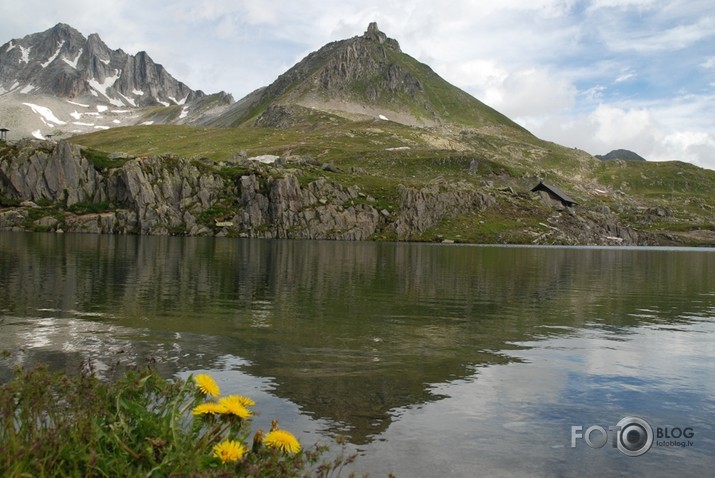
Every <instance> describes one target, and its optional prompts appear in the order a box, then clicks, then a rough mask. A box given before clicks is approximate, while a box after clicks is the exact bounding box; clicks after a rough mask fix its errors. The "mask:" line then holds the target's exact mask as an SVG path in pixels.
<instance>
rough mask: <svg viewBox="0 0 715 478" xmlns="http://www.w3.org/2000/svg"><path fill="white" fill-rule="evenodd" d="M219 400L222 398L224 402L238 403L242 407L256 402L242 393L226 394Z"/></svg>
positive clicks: (250, 405)
mask: <svg viewBox="0 0 715 478" xmlns="http://www.w3.org/2000/svg"><path fill="white" fill-rule="evenodd" d="M221 400H223V401H224V402H234V403H238V404H239V405H241V406H243V407H252V406H254V405H255V404H256V402H254V401H253V400H251V399H250V398H248V397H244V396H243V395H228V396H226V397H224V398H222V399H221Z"/></svg>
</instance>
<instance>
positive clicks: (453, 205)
mask: <svg viewBox="0 0 715 478" xmlns="http://www.w3.org/2000/svg"><path fill="white" fill-rule="evenodd" d="M493 205H494V199H493V198H492V197H490V196H488V195H486V194H483V193H481V192H478V191H476V190H474V188H473V187H471V186H469V185H467V184H457V185H454V186H447V185H446V184H440V183H435V184H431V185H430V186H428V187H426V188H423V189H419V190H418V189H414V188H407V187H404V186H401V187H400V199H399V213H398V215H397V219H396V221H395V222H394V223H393V224H392V225H391V226H392V228H393V229H394V230H395V232H396V233H397V237H398V238H399V239H407V240H409V239H412V238H413V236H414V235H416V234H419V233H421V232H424V231H425V230H427V229H428V228H430V227H432V226H434V225H436V224H437V223H439V221H441V220H442V219H443V218H445V217H452V216H457V215H459V214H465V213H468V212H474V211H480V210H483V209H486V208H488V207H491V206H493Z"/></svg>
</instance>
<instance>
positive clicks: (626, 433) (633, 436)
mask: <svg viewBox="0 0 715 478" xmlns="http://www.w3.org/2000/svg"><path fill="white" fill-rule="evenodd" d="M615 429H616V430H617V431H616V433H617V435H616V446H617V447H618V449H619V450H620V451H621V453H623V454H624V455H628V456H641V455H642V454H644V453H645V452H647V451H648V450H650V447H651V446H653V428H651V426H650V424H649V423H648V422H647V421H645V420H643V419H642V418H638V417H625V418H623V419H621V421H619V422H618V424H617V425H616V428H615Z"/></svg>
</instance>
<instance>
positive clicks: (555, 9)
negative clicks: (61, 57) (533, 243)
mask: <svg viewBox="0 0 715 478" xmlns="http://www.w3.org/2000/svg"><path fill="white" fill-rule="evenodd" d="M0 18H2V22H0V44H1V43H5V42H7V41H9V40H11V39H15V38H22V37H24V36H25V35H28V34H31V33H37V32H42V31H45V30H47V29H49V28H51V27H52V26H54V25H55V24H57V23H60V22H62V23H67V24H69V25H71V26H73V27H74V28H76V29H77V30H79V31H80V32H81V33H82V34H83V35H84V36H85V37H86V36H88V35H89V34H90V33H98V34H99V36H100V37H101V38H102V39H103V40H104V42H105V43H106V44H107V46H109V47H110V48H111V49H120V48H121V49H122V50H124V51H125V52H127V53H130V54H135V53H137V52H139V51H146V52H147V53H148V54H149V56H151V58H152V59H153V60H154V61H155V62H156V63H160V64H162V65H163V66H164V67H165V68H166V69H167V70H168V71H169V73H170V74H171V75H172V76H174V77H175V78H176V79H178V80H179V81H182V82H184V83H186V84H187V85H188V86H189V87H191V88H192V89H200V90H203V91H204V92H206V93H216V92H218V91H226V92H228V93H231V94H232V95H233V97H234V99H236V100H239V99H241V98H242V97H243V96H245V95H246V94H248V93H250V92H251V91H253V90H255V89H256V88H260V87H262V86H267V85H268V84H270V83H271V82H273V80H275V79H276V78H277V77H278V75H280V74H281V73H283V72H285V71H286V70H287V69H288V68H290V67H291V66H293V65H294V64H295V63H297V62H298V61H300V60H301V59H302V58H304V57H305V56H306V55H307V54H308V53H310V52H312V51H315V50H317V49H319V48H320V47H322V46H323V45H325V44H326V43H329V42H331V41H335V40H342V39H345V38H350V37H353V36H356V35H362V34H363V33H364V31H365V30H366V29H367V26H368V24H369V23H370V22H372V21H376V22H377V23H378V25H379V28H380V30H381V31H383V32H384V33H386V34H387V36H389V37H391V38H394V39H396V40H398V41H399V43H400V46H401V48H402V51H403V52H405V53H407V54H409V55H410V56H412V57H414V58H416V59H417V60H419V61H421V62H423V63H426V64H428V65H429V66H430V67H431V68H432V69H433V70H434V71H435V72H437V73H438V74H439V75H440V76H442V77H443V78H444V79H446V80H447V81H449V82H450V83H452V84H453V85H455V86H457V87H459V88H461V89H463V90H465V91H466V92H468V93H470V94H471V95H472V96H474V97H476V98H477V99H479V100H481V101H482V102H484V103H486V104H487V105H489V106H491V107H492V108H495V109H496V110H498V111H500V112H502V113H504V114H506V115H507V116H509V117H510V118H511V119H513V120H515V121H516V122H518V123H519V124H521V125H522V126H524V127H526V128H527V129H528V130H529V131H531V132H532V133H534V134H535V135H536V136H538V137H540V138H542V139H545V140H549V141H554V142H556V143H559V144H562V145H565V146H568V147H575V148H579V149H583V150H585V151H587V152H589V153H591V154H594V155H595V154H606V153H608V152H609V151H611V150H613V149H629V150H631V151H634V152H636V153H638V154H640V155H641V156H643V157H645V158H646V159H648V160H651V161H666V160H680V161H686V162H690V163H693V164H696V165H698V166H701V167H705V168H709V169H714V170H715V1H713V0H583V1H578V0H498V1H496V0H472V1H469V0H445V1H444V2H435V1H434V0H359V1H358V0H335V1H329V0H290V1H287V0H271V1H265V0H190V1H189V0H172V1H171V2H166V1H160V0H142V1H137V0H124V1H122V0H102V1H101V2H98V1H96V0H63V1H62V2H56V1H50V0H44V1H42V0H23V1H22V2H20V1H16V2H11V1H3V2H2V3H0Z"/></svg>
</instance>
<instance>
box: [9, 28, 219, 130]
mask: <svg viewBox="0 0 715 478" xmlns="http://www.w3.org/2000/svg"><path fill="white" fill-rule="evenodd" d="M232 102H233V98H231V97H230V95H227V94H225V93H220V94H217V95H211V96H207V95H206V94H205V93H204V92H203V91H201V90H193V89H191V88H189V87H188V86H187V85H186V84H184V83H182V82H180V81H178V80H177V79H175V78H174V77H173V76H172V75H171V74H169V72H168V71H166V69H165V68H164V67H163V66H162V65H160V64H157V63H155V62H154V61H153V60H152V59H151V57H150V56H149V55H148V54H147V53H146V52H145V51H141V52H139V53H137V54H136V55H130V54H128V53H125V52H124V51H122V50H121V49H118V50H112V49H110V48H109V47H108V46H107V45H106V44H105V43H104V42H103V41H102V39H101V38H100V37H99V35H98V34H96V33H92V34H91V35H89V36H88V37H87V38H85V37H84V36H83V35H82V34H81V33H80V32H79V31H77V30H76V29H74V28H72V27H71V26H70V25H67V24H64V23H58V24H57V25H55V26H54V27H52V28H50V29H48V30H46V31H44V32H41V33H34V34H31V35H27V36H25V37H23V38H20V39H13V40H10V41H9V42H7V43H5V44H4V45H2V46H0V127H5V128H8V129H10V131H11V133H10V135H11V136H12V137H14V138H15V139H17V138H20V137H24V136H29V135H33V136H35V137H38V138H42V137H44V136H47V135H50V134H52V135H54V136H63V135H70V134H76V133H84V132H89V131H94V130H97V129H107V128H110V127H114V126H126V125H132V124H137V123H140V122H148V121H146V119H145V118H144V115H145V113H146V109H147V108H157V107H159V108H160V109H161V107H162V106H163V107H165V108H171V107H174V110H173V111H172V112H171V113H172V114H164V115H163V116H159V117H158V118H155V119H154V120H150V121H153V122H181V121H182V120H183V121H184V122H189V121H190V120H191V119H192V118H193V117H194V115H193V114H192V113H195V112H199V113H201V112H203V110H205V109H206V108H207V105H208V104H212V105H216V104H222V105H227V104H230V103H232ZM150 121H149V122H150Z"/></svg>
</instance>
